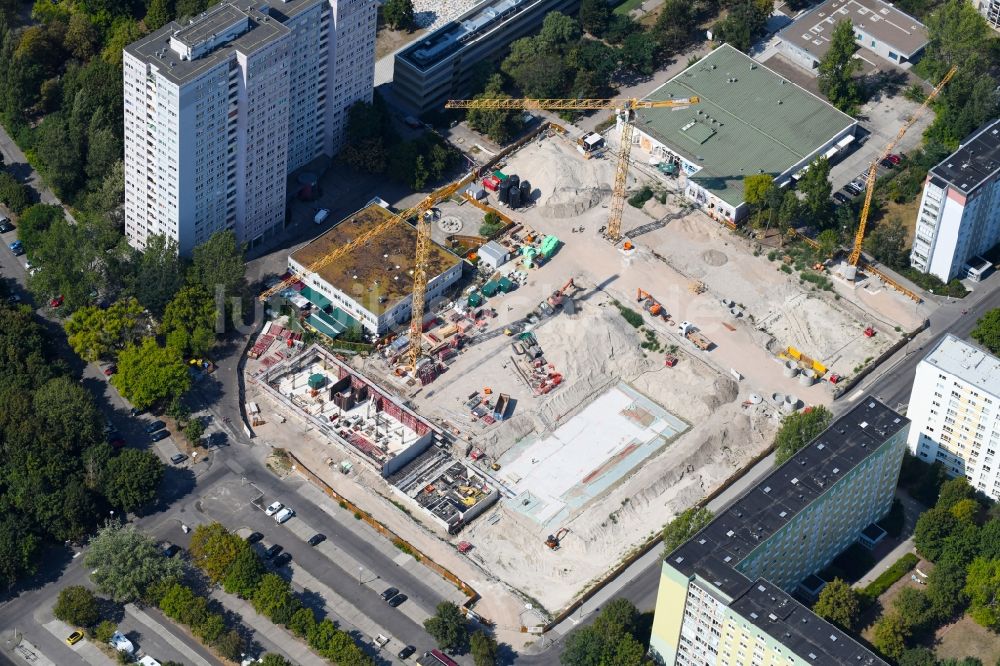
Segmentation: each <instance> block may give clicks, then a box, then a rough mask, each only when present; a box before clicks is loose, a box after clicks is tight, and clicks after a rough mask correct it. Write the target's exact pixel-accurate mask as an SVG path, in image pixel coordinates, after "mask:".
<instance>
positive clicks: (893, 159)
mask: <svg viewBox="0 0 1000 666" xmlns="http://www.w3.org/2000/svg"><path fill="white" fill-rule="evenodd" d="M885 159H887V160H889V161H890V162H892V163H893V164H899V163H900V162H902V161H903V158H902V156H900V155H895V154H893V155H889V156H887V157H886V158H885Z"/></svg>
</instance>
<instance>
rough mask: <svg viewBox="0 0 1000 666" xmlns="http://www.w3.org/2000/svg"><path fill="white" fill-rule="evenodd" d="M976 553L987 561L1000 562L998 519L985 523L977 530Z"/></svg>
mask: <svg viewBox="0 0 1000 666" xmlns="http://www.w3.org/2000/svg"><path fill="white" fill-rule="evenodd" d="M994 506H996V505H994ZM977 551H978V553H979V555H980V556H981V557H985V558H986V559H988V560H1000V519H996V518H994V519H993V520H990V521H987V523H986V524H985V525H983V527H982V529H980V530H979V548H978V549H977Z"/></svg>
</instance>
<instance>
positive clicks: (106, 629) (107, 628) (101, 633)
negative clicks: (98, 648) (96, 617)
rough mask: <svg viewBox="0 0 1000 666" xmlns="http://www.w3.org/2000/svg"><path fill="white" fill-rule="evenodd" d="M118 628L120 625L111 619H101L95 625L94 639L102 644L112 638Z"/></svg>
mask: <svg viewBox="0 0 1000 666" xmlns="http://www.w3.org/2000/svg"><path fill="white" fill-rule="evenodd" d="M117 630H118V626H117V625H116V624H115V623H114V622H112V621H111V620H101V622H100V623H99V624H98V625H97V626H96V627H94V640H95V641H97V642H98V643H101V644H102V645H103V644H104V643H107V642H108V641H110V640H111V637H112V636H114V634H115V632H116V631H117Z"/></svg>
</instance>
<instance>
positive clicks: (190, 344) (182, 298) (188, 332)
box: [160, 285, 216, 357]
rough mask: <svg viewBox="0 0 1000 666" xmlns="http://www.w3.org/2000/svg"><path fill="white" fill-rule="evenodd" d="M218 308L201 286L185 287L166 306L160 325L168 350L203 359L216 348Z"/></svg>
mask: <svg viewBox="0 0 1000 666" xmlns="http://www.w3.org/2000/svg"><path fill="white" fill-rule="evenodd" d="M215 326H216V307H215V303H213V302H212V297H211V295H210V294H209V293H208V292H207V291H205V288H204V287H202V286H201V285H190V286H187V287H184V288H183V289H181V290H180V291H179V292H177V295H176V296H174V298H173V300H171V301H170V302H169V303H168V304H167V308H166V311H165V312H164V314H163V321H162V322H161V324H160V333H162V334H163V335H165V336H166V343H167V347H170V348H171V349H174V350H176V351H177V353H178V354H180V355H181V356H184V357H188V356H204V355H205V354H207V353H208V352H209V350H210V349H211V348H212V345H213V344H215Z"/></svg>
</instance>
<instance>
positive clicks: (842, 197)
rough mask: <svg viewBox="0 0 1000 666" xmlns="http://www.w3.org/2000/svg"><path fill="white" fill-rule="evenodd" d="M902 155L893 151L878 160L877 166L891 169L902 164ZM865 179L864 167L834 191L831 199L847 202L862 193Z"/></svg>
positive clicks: (865, 182)
mask: <svg viewBox="0 0 1000 666" xmlns="http://www.w3.org/2000/svg"><path fill="white" fill-rule="evenodd" d="M904 157H905V156H904V155H902V154H899V155H897V154H895V153H893V154H890V155H888V156H886V158H885V159H883V160H882V161H880V162H879V166H881V167H882V168H884V169H886V170H888V169H892V168H894V167H897V166H899V165H900V164H902V162H903V159H904ZM867 181H868V170H867V169H865V170H864V171H862V172H861V173H860V174H858V177H857V178H855V179H854V180H852V181H851V182H849V183H848V184H847V185H845V186H844V189H842V190H840V191H839V192H834V193H833V199H834V200H835V201H836V202H837V203H841V204H844V203H847V202H848V201H850V200H851V199H853V198H854V197H856V196H860V195H861V194H862V193H864V191H865V188H866V187H867V186H868V183H867Z"/></svg>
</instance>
